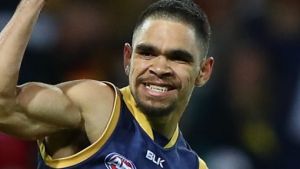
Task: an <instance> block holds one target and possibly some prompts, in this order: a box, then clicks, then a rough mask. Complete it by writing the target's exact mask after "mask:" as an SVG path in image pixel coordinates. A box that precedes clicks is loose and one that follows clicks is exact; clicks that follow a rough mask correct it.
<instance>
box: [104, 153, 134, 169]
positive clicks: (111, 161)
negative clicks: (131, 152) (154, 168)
mask: <svg viewBox="0 0 300 169" xmlns="http://www.w3.org/2000/svg"><path fill="white" fill-rule="evenodd" d="M104 163H105V166H106V168H108V169H136V167H135V165H134V164H133V162H132V161H130V160H127V159H126V158H125V157H123V156H122V155H120V154H118V153H110V154H108V155H107V156H106V157H105V159H104Z"/></svg>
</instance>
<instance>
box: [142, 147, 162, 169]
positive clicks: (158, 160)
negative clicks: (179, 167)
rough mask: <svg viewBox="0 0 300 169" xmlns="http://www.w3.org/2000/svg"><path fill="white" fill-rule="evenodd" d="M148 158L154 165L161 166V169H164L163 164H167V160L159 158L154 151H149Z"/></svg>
mask: <svg viewBox="0 0 300 169" xmlns="http://www.w3.org/2000/svg"><path fill="white" fill-rule="evenodd" d="M146 158H147V159H148V160H150V161H152V162H153V163H154V164H156V165H158V166H160V168H164V166H163V163H164V162H165V160H163V159H162V158H160V157H157V156H156V155H155V154H154V153H153V152H152V151H150V150H147V154H146Z"/></svg>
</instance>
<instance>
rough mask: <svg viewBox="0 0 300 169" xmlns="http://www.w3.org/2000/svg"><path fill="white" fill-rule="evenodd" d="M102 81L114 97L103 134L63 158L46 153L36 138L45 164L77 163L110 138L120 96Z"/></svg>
mask: <svg viewBox="0 0 300 169" xmlns="http://www.w3.org/2000/svg"><path fill="white" fill-rule="evenodd" d="M104 83H106V84H108V85H109V86H111V87H113V89H114V92H115V99H114V106H113V110H112V114H111V117H110V119H109V122H108V124H107V126H106V128H105V130H104V132H103V134H102V135H101V136H100V138H99V139H98V140H97V141H96V142H94V143H93V144H91V145H90V146H88V147H87V148H85V149H83V150H82V151H80V152H78V153H76V154H74V155H71V156H68V157H64V158H58V159H53V158H52V157H51V156H50V155H48V154H47V153H46V149H45V145H44V144H43V141H42V140H38V145H39V149H40V153H41V156H42V158H43V160H44V162H45V164H46V165H47V166H49V167H52V168H65V167H70V166H73V165H76V164H79V163H81V162H83V161H85V160H87V159H88V158H90V157H91V156H92V155H94V154H95V153H97V151H99V150H100V149H101V148H102V146H103V145H104V144H105V143H106V141H107V140H108V139H109V138H110V136H111V134H112V133H113V131H114V129H115V127H116V126H117V122H118V119H119V116H120V108H121V98H120V96H119V94H118V89H117V88H116V87H115V86H114V85H113V84H111V83H109V82H104Z"/></svg>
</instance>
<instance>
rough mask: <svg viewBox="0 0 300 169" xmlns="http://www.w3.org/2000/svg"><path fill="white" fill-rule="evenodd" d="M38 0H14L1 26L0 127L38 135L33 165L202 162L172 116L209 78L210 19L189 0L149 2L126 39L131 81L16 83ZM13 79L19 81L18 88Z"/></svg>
mask: <svg viewBox="0 0 300 169" xmlns="http://www.w3.org/2000/svg"><path fill="white" fill-rule="evenodd" d="M45 3H46V2H45V0H21V2H20V4H19V6H18V8H17V10H16V12H15V13H14V15H13V17H12V18H11V20H10V21H9V23H8V24H7V25H6V27H5V28H4V29H3V30H2V32H1V35H0V78H1V80H0V96H1V97H0V129H1V131H3V132H6V133H8V134H11V135H14V136H17V137H20V138H25V139H33V140H34V139H36V140H38V144H39V148H40V155H39V159H38V168H39V169H46V168H68V169H83V168H88V169H95V168H97V169H106V168H108V169H115V168H121V169H125V168H130V169H135V168H137V169H141V168H143V169H153V168H165V169H174V168H189V169H190V168H194V169H196V168H201V169H204V168H206V165H205V163H204V162H203V161H202V160H201V159H200V158H198V156H197V155H196V154H195V153H194V152H193V151H192V150H191V149H190V147H189V146H188V144H187V143H186V142H185V140H184V138H183V137H182V135H181V133H180V131H179V129H178V122H179V120H180V118H181V116H182V113H183V112H184V110H185V108H186V106H187V104H188V101H189V99H190V96H191V93H192V91H193V89H194V87H195V86H202V85H204V84H205V82H206V81H207V80H208V79H209V77H210V74H211V72H212V67H213V58H211V57H206V54H207V50H208V41H209V34H210V28H209V24H208V21H207V19H206V16H205V14H204V13H203V12H202V11H200V10H199V9H198V8H197V7H196V5H195V4H194V3H192V2H190V1H177V0H161V1H158V2H156V3H154V4H152V5H151V6H149V7H148V8H147V10H146V11H145V12H144V13H143V14H142V16H141V17H140V19H139V21H138V22H137V25H136V27H135V29H134V33H133V38H132V46H131V45H130V44H129V43H126V44H125V45H124V68H125V72H126V74H127V75H128V76H129V87H125V88H123V89H121V90H119V89H117V88H116V87H115V86H114V85H113V84H111V83H108V82H99V81H94V80H77V81H70V82H65V83H61V84H58V85H48V84H43V83H36V82H30V83H26V84H23V85H21V86H17V79H18V73H19V69H20V65H21V61H22V57H23V54H24V50H25V48H26V45H27V43H28V40H29V38H30V34H31V31H32V28H33V26H34V24H35V22H36V20H37V18H38V15H39V13H40V11H41V9H42V8H43V6H44V5H45ZM16 86H17V87H16Z"/></svg>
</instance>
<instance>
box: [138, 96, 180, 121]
mask: <svg viewBox="0 0 300 169" xmlns="http://www.w3.org/2000/svg"><path fill="white" fill-rule="evenodd" d="M136 103H137V108H139V109H140V110H141V111H142V112H143V113H144V114H145V115H147V116H149V117H164V116H169V115H170V114H171V113H172V112H173V111H174V110H175V104H170V105H168V106H161V105H153V104H147V103H143V102H141V101H140V100H137V102H136Z"/></svg>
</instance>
